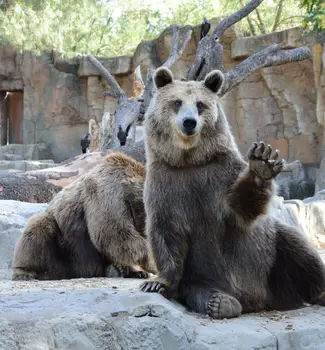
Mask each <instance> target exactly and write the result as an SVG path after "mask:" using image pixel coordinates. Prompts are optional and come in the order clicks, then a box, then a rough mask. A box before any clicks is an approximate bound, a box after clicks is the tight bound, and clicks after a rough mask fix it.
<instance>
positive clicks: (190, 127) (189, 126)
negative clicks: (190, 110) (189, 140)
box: [183, 118, 197, 135]
mask: <svg viewBox="0 0 325 350" xmlns="http://www.w3.org/2000/svg"><path fill="white" fill-rule="evenodd" d="M196 124H197V122H196V120H195V119H194V118H184V120H183V128H184V131H185V133H186V134H187V135H192V134H193V132H194V129H195V128H196Z"/></svg>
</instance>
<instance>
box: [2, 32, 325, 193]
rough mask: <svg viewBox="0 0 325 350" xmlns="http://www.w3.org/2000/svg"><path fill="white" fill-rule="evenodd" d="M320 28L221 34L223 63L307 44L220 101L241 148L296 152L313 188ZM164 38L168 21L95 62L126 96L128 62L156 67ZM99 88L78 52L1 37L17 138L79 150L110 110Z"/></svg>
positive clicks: (290, 155) (131, 87) (322, 91)
mask: <svg viewBox="0 0 325 350" xmlns="http://www.w3.org/2000/svg"><path fill="white" fill-rule="evenodd" d="M212 27H213V26H212ZM182 30H183V31H184V28H183V29H182ZM324 34H325V33H321V34H319V35H318V36H317V35H310V34H309V35H307V34H304V33H303V31H302V29H300V28H293V29H290V30H286V31H283V32H279V33H272V34H269V35H264V36H260V37H250V38H245V37H241V36H240V34H238V33H236V31H235V30H234V29H230V30H228V31H226V33H225V34H224V36H223V37H222V40H221V42H222V44H223V46H224V60H225V67H226V69H229V68H231V67H233V66H234V65H236V64H238V63H239V62H241V61H242V60H243V59H245V58H246V57H248V56H249V55H251V54H252V53H253V52H256V51H258V50H261V49H262V48H264V47H266V46H268V45H270V44H272V43H280V44H281V46H282V48H284V49H288V48H294V47H298V46H301V45H308V46H309V47H310V49H311V50H312V53H313V58H312V59H311V60H307V61H303V62H298V63H292V64H286V65H282V66H277V67H270V68H264V69H261V70H259V71H258V72H256V73H254V74H252V75H251V76H249V77H248V78H247V79H246V80H245V81H243V82H242V83H241V84H240V85H239V86H238V87H236V88H234V89H233V90H232V91H231V92H230V93H228V94H227V95H226V96H225V97H224V98H223V100H222V103H223V105H224V109H225V111H226V114H227V116H228V118H229V121H230V124H231V126H232V129H233V132H234V134H235V137H236V140H237V142H238V144H239V147H240V149H241V150H242V151H243V152H246V151H247V148H248V147H249V145H250V144H251V142H253V141H256V140H265V141H267V142H269V143H271V144H272V145H273V146H274V147H277V148H279V149H280V151H281V154H282V155H283V157H284V158H286V159H288V160H289V161H293V160H295V159H299V160H301V162H302V163H303V164H304V166H305V170H306V172H307V176H310V177H311V178H312V179H313V180H315V177H316V176H317V177H318V179H317V187H318V189H321V188H323V187H325V183H324V181H325V180H324V178H325V176H324V175H323V177H322V176H321V174H320V172H319V171H318V170H317V169H318V168H319V166H320V165H321V167H322V168H323V170H324V171H325V156H324V144H325V135H324V120H325V68H324V67H325V51H324V44H323V43H324V39H325V35H324ZM181 35H182V33H181ZM198 40H199V27H195V28H193V34H192V38H191V40H190V42H189V44H188V46H187V48H186V49H185V51H184V53H183V55H182V57H181V59H180V60H179V61H178V62H176V63H175V64H174V66H173V67H172V70H173V72H174V74H175V76H176V78H182V77H184V76H185V75H186V72H187V70H188V68H189V67H190V66H191V64H192V62H193V60H194V56H195V51H196V45H197V42H198ZM170 46H171V29H170V28H167V29H166V30H165V31H164V32H163V33H162V34H161V35H160V36H159V37H158V38H157V39H155V40H153V41H150V42H142V43H140V44H139V46H138V48H137V49H136V51H135V53H134V55H133V56H122V57H114V58H105V59H101V62H102V63H103V64H104V66H105V67H106V68H108V69H109V71H110V72H111V73H112V74H113V75H114V76H115V78H116V79H117V81H118V82H119V83H120V84H121V86H122V88H123V89H124V90H125V91H126V92H127V93H128V95H129V96H132V95H134V94H135V91H136V86H135V76H134V73H133V72H134V69H135V68H136V67H137V66H138V65H140V66H141V71H142V74H143V77H144V79H145V76H146V71H147V68H148V67H158V66H159V65H161V64H162V63H163V62H164V61H165V60H166V58H167V57H168V53H169V50H170ZM106 89H107V87H106V86H105V84H104V83H103V81H102V79H101V77H100V76H99V74H98V72H97V71H96V69H95V68H94V67H93V66H92V65H91V63H90V62H89V61H88V60H87V59H86V58H85V57H75V58H74V59H72V60H69V61H67V60H63V59H61V58H60V57H58V56H57V55H55V54H48V55H42V56H40V57H38V56H34V55H32V54H31V53H23V54H21V53H18V52H15V51H14V50H13V49H11V48H8V46H6V47H3V46H1V44H0V91H1V90H2V91H4V90H7V91H12V90H22V91H23V92H24V118H23V132H22V134H23V142H24V143H26V144H30V143H39V142H45V143H46V144H47V145H48V147H49V149H50V151H51V153H52V155H53V158H54V159H55V160H56V161H61V160H63V159H66V158H68V157H71V156H73V155H76V154H78V153H80V138H81V136H82V135H83V133H84V132H85V131H86V130H87V128H88V126H87V122H88V120H89V119H90V118H94V119H96V120H97V121H100V120H101V118H102V115H103V113H104V112H110V113H114V110H115V108H116V101H115V100H114V99H113V98H112V97H109V96H105V97H104V95H103V92H104V91H105V90H106ZM317 172H318V174H317V175H316V173H317ZM323 174H324V172H323Z"/></svg>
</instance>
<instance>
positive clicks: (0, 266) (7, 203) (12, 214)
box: [0, 200, 47, 349]
mask: <svg viewBox="0 0 325 350" xmlns="http://www.w3.org/2000/svg"><path fill="white" fill-rule="evenodd" d="M46 207H47V204H36V203H24V202H17V201H11V200H2V201H0V280H1V279H10V278H11V269H10V266H11V261H12V255H13V251H14V248H15V245H16V241H17V239H18V237H19V235H20V234H21V232H22V230H23V228H24V226H25V224H26V221H27V220H28V219H29V218H30V217H31V216H33V215H36V214H39V213H41V212H42V211H44V210H45V209H46ZM0 349H1V346H0Z"/></svg>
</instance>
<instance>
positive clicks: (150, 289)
mask: <svg viewBox="0 0 325 350" xmlns="http://www.w3.org/2000/svg"><path fill="white" fill-rule="evenodd" d="M140 289H141V290H142V292H145V293H159V294H162V295H165V294H166V292H167V286H166V285H165V284H164V283H162V282H160V281H158V280H152V281H146V282H143V283H142V284H141V286H140Z"/></svg>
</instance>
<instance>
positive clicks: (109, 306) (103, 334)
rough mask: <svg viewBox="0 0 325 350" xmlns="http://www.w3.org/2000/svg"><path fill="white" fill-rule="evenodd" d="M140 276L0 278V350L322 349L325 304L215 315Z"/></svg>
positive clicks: (324, 331) (324, 338) (324, 347)
mask: <svg viewBox="0 0 325 350" xmlns="http://www.w3.org/2000/svg"><path fill="white" fill-rule="evenodd" d="M140 283H141V281H140V280H132V279H105V278H94V279H78V280H66V281H43V282H36V281H35V282H34V281H29V282H12V281H1V282H0V349H2V350H9V349H10V350H14V349H23V350H24V349H28V350H36V349H42V350H43V349H78V350H84V349H109V350H115V349H116V350H117V349H166V350H167V349H168V350H173V349H175V350H176V349H177V350H178V349H184V350H185V349H192V350H193V349H200V350H201V349H202V350H203V349H227V350H230V349H245V350H248V349H295V350H297V349H307V348H308V349H325V308H324V307H321V306H312V307H305V308H302V309H299V310H294V311H289V312H264V313H260V314H250V315H244V316H242V317H240V318H237V319H232V320H222V321H216V320H211V319H209V318H206V317H203V316H201V315H198V314H194V313H190V312H188V311H187V310H185V309H184V308H183V307H182V306H181V305H179V304H178V303H176V302H171V301H168V300H166V299H164V298H163V297H162V296H160V295H157V294H145V293H142V292H139V291H138V286H139V284H140Z"/></svg>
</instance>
